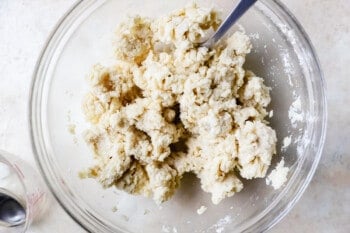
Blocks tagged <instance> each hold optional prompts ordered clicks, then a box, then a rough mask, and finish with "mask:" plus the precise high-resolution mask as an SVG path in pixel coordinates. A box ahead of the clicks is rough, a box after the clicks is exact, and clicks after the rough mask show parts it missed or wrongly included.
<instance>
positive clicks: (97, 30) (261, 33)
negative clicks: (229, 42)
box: [30, 0, 326, 232]
mask: <svg viewBox="0 0 350 233" xmlns="http://www.w3.org/2000/svg"><path fill="white" fill-rule="evenodd" d="M196 2H197V3H198V4H199V5H200V6H204V7H212V6H215V7H216V8H218V9H222V14H223V15H224V16H225V15H228V14H229V13H230V11H231V10H232V9H233V7H234V6H235V2H234V1H231V0H224V1H209V0H202V1H196ZM186 4H188V1H187V0H178V1H160V0H159V1H156V0H133V1H126V0H125V1H124V0H121V1H112V0H104V1H94V0H89V1H81V2H78V3H77V4H76V5H75V6H74V7H73V8H72V9H71V10H70V11H69V12H68V13H67V14H66V15H65V17H64V18H63V20H62V22H61V23H60V24H59V26H58V27H57V28H56V30H55V31H54V33H53V34H52V37H51V38H50V40H49V42H48V44H47V45H46V48H45V50H44V52H43V54H42V56H41V58H40V61H39V63H38V66H37V68H36V72H35V75H34V81H33V89H32V99H31V113H30V114H31V115H30V119H31V130H32V140H33V145H34V148H35V151H36V153H35V155H36V159H37V161H38V163H39V165H40V168H41V170H42V172H43V174H44V175H45V178H46V180H47V182H48V184H49V186H50V188H51V190H52V191H53V193H54V195H55V196H56V198H57V200H58V201H59V202H60V204H61V205H62V206H63V207H64V208H65V210H66V211H67V212H68V213H69V214H70V215H71V216H72V217H73V218H74V219H75V220H76V221H77V223H79V224H80V225H81V226H82V227H84V228H86V229H87V230H89V231H91V232H140V231H145V232H161V231H162V229H165V230H166V231H167V230H169V229H170V230H169V232H171V231H173V229H176V230H177V231H178V232H196V231H198V232H202V231H203V232H215V231H216V230H221V229H223V230H222V232H242V231H251V232H261V231H264V230H266V229H269V228H271V227H272V226H273V225H274V224H276V223H277V222H278V221H279V220H280V219H281V218H282V217H283V216H284V215H285V214H286V213H287V212H288V211H290V209H291V208H292V207H293V205H294V204H295V202H296V201H297V200H298V199H299V197H300V196H301V194H302V193H303V191H304V190H305V188H306V187H307V185H308V183H309V182H310V179H311V177H312V175H313V174H314V171H315V169H316V167H317V164H318V161H319V159H320V156H321V152H322V148H323V143H324V138H325V131H326V130H325V127H326V101H325V92H324V81H323V78H322V73H321V70H320V67H319V63H318V60H317V57H316V54H315V52H314V50H313V47H312V45H311V43H310V41H309V39H308V36H307V35H306V33H305V32H304V30H303V29H302V27H301V26H300V25H299V23H298V22H297V21H296V19H295V18H294V17H293V16H292V14H291V13H290V12H289V11H288V10H287V9H286V8H285V7H284V6H283V5H282V4H281V3H280V2H279V1H270V0H260V1H257V2H256V3H255V4H254V6H253V7H252V8H251V9H250V10H249V11H247V12H246V14H244V15H243V16H242V17H241V18H240V19H239V21H238V22H237V23H236V24H235V25H234V26H233V27H232V28H231V29H230V31H229V32H228V33H231V32H232V31H235V30H245V33H246V34H247V35H249V36H250V38H251V41H252V45H253V49H252V51H251V53H250V54H249V55H248V56H247V58H246V63H245V68H246V69H251V70H253V71H254V73H256V74H257V75H258V76H261V77H263V78H264V79H265V83H266V85H267V86H270V87H271V97H272V102H271V104H270V109H269V111H271V110H272V111H273V114H271V119H270V121H271V126H272V127H273V128H274V129H276V131H277V137H278V142H279V143H278V145H277V156H276V157H275V159H274V160H273V164H272V165H271V168H274V166H275V164H276V163H277V162H279V161H280V160H281V158H284V160H285V166H287V167H289V168H291V169H290V172H289V175H288V181H287V183H286V184H285V186H283V187H282V188H281V189H279V190H274V189H273V188H271V187H269V186H266V183H265V179H257V180H255V181H247V182H244V185H245V188H244V190H243V191H242V192H241V193H237V194H235V195H234V196H233V197H232V198H228V199H227V200H225V201H223V202H222V203H220V205H212V204H211V203H210V197H209V195H207V194H206V193H203V192H202V191H201V189H200V184H199V183H198V180H196V178H195V177H193V176H191V175H188V176H186V177H185V179H184V182H183V183H182V184H181V187H180V189H179V190H178V191H177V192H176V195H175V196H174V197H173V198H172V199H171V200H170V201H168V202H167V203H165V204H164V205H162V207H161V208H160V207H158V206H157V205H155V204H154V202H153V201H151V200H148V199H145V198H142V197H135V196H131V195H127V194H125V193H123V192H120V191H118V190H116V189H107V190H104V189H102V188H101V186H100V185H99V184H98V183H97V182H95V181H94V180H90V179H86V180H81V179H80V178H79V177H78V173H79V172H80V171H81V170H82V169H84V168H86V167H89V166H90V165H91V164H92V162H93V161H92V156H91V154H90V150H89V148H88V147H87V145H86V144H85V142H84V141H83V138H82V137H81V133H82V132H83V131H84V130H85V129H87V128H88V125H87V123H86V122H85V119H84V116H83V113H82V111H81V102H82V99H83V96H84V94H85V93H86V92H87V91H88V85H87V84H86V82H85V80H84V77H85V76H86V75H87V73H88V72H89V70H90V68H91V66H92V65H93V64H95V63H96V62H97V61H104V60H107V62H108V58H109V57H112V56H113V51H112V49H111V40H112V38H113V34H114V32H115V28H116V26H117V25H118V24H119V23H120V22H122V21H123V20H124V19H125V18H126V17H127V16H128V15H137V14H138V15H142V16H147V17H152V18H154V17H159V16H161V15H165V14H167V13H169V12H170V11H173V10H176V9H179V8H182V7H183V6H185V5H186ZM116 12H117V13H116ZM92 28H94V33H92V31H91V29H92ZM106 58H107V59H106ZM67 77H69V78H67ZM71 124H73V125H74V126H75V134H71V133H70V132H69V130H68V129H67V126H69V125H71ZM286 138H287V139H286ZM285 139H286V140H285ZM289 139H290V140H289ZM284 141H285V142H289V141H290V142H291V143H289V145H288V143H283V142H284ZM62 145H65V146H62ZM269 172H270V171H269ZM269 172H268V173H269ZM200 206H206V207H207V211H206V212H205V213H204V214H203V215H198V214H197V213H196V210H197V209H198V208H199V207H200ZM113 210H114V211H113ZM178 213H181V215H179V214H178Z"/></svg>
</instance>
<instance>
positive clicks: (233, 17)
mask: <svg viewBox="0 0 350 233" xmlns="http://www.w3.org/2000/svg"><path fill="white" fill-rule="evenodd" d="M256 1H257V0H240V2H239V3H238V5H237V6H236V7H235V8H234V9H233V10H232V12H231V13H230V14H229V16H228V17H227V18H226V19H225V21H224V22H223V23H222V24H221V25H220V27H219V29H218V30H217V31H216V32H215V33H214V35H213V36H212V37H211V38H209V39H208V40H207V41H205V42H203V43H202V44H201V46H204V47H207V48H211V47H213V45H215V43H216V42H218V40H220V39H221V38H222V37H223V36H224V35H225V33H226V32H227V31H228V30H229V29H230V28H231V27H232V25H233V24H234V23H235V22H236V21H237V20H238V19H239V18H240V17H241V16H242V15H243V14H244V13H245V12H246V11H247V10H248V9H249V8H250V7H251V6H252V5H253V4H254V3H255V2H256Z"/></svg>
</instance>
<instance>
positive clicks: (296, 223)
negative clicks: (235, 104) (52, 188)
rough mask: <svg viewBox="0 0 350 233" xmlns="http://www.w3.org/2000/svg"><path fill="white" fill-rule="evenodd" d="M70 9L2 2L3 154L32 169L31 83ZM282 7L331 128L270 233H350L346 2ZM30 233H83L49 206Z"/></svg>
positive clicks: (297, 0)
mask: <svg viewBox="0 0 350 233" xmlns="http://www.w3.org/2000/svg"><path fill="white" fill-rule="evenodd" d="M73 2H74V1H73V0H31V1H29V0H0V72H1V78H0V148H1V149H4V150H7V151H9V152H11V153H14V154H17V155H19V156H20V157H22V158H23V159H24V160H26V161H28V162H29V163H31V164H32V165H33V166H36V165H35V162H34V158H33V154H32V150H31V144H30V139H29V133H28V132H29V129H28V128H29V126H28V120H27V108H28V97H29V91H30V82H31V75H32V72H33V69H34V65H35V62H36V60H37V57H38V55H39V52H40V49H41V47H42V46H43V44H44V42H45V40H46V38H47V37H48V34H49V32H50V31H51V30H52V29H53V27H54V25H55V24H56V22H57V21H58V19H59V18H60V17H61V16H62V15H63V13H64V12H65V11H66V10H67V9H68V8H69V7H70V6H71V5H72V4H73ZM283 2H284V3H285V4H286V5H287V6H288V7H289V8H290V10H291V11H292V12H293V13H294V14H295V16H296V17H297V18H298V20H299V21H300V22H301V23H302V25H303V26H304V28H305V30H306V31H307V33H308V34H309V36H310V38H311V40H312V42H313V44H314V46H315V48H316V50H317V52H318V55H319V58H320V61H321V64H322V67H323V71H324V74H325V79H326V82H327V85H328V91H327V94H328V104H329V122H328V135H327V141H326V145H325V149H324V153H323V157H322V159H321V162H320V165H319V168H318V170H317V171H316V174H315V177H314V179H313V180H312V182H311V185H310V186H309V188H308V189H307V191H306V192H305V194H304V195H303V197H302V198H301V200H300V201H299V202H298V203H297V205H296V206H295V207H294V209H293V210H292V211H291V212H290V213H289V214H288V215H287V216H286V217H285V218H284V219H283V220H282V221H281V222H280V223H279V224H278V225H277V226H276V227H274V228H273V229H272V230H271V232H344V233H345V232H350V152H349V151H350V108H349V103H350V95H349V93H350V1H349V0H283ZM55 229H56V230H55ZM57 229H60V230H57ZM28 232H30V233H44V232H74V233H79V232H84V230H83V229H81V228H80V227H79V226H78V225H76V224H75V223H74V221H73V220H72V219H70V218H69V217H68V215H67V214H65V212H64V211H63V210H62V209H61V208H60V207H59V205H58V204H57V203H56V202H55V201H53V202H52V205H51V208H50V212H49V213H48V215H47V216H46V218H45V219H43V221H41V222H40V223H37V224H35V225H33V226H32V227H31V228H30V229H29V231H28Z"/></svg>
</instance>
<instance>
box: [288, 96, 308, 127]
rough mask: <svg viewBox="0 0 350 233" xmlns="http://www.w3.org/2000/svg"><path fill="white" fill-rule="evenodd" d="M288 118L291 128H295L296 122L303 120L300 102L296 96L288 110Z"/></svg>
mask: <svg viewBox="0 0 350 233" xmlns="http://www.w3.org/2000/svg"><path fill="white" fill-rule="evenodd" d="M288 117H289V119H290V121H291V123H292V126H293V128H295V127H296V126H297V122H300V121H302V120H303V119H304V113H303V112H302V110H301V100H300V96H298V97H297V98H296V99H295V101H294V102H293V103H292V105H291V106H290V107H289V110H288Z"/></svg>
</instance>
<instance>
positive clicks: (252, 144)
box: [80, 4, 288, 213]
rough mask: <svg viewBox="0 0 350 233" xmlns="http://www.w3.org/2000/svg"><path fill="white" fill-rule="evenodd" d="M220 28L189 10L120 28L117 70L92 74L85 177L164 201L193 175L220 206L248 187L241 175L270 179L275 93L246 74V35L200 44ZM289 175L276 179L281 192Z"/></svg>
mask: <svg viewBox="0 0 350 233" xmlns="http://www.w3.org/2000/svg"><path fill="white" fill-rule="evenodd" d="M221 21H222V20H221V18H220V17H219V14H218V12H217V11H216V10H214V9H207V8H200V7H198V6H197V5H195V4H191V5H189V6H187V7H185V8H184V9H179V10H177V11H175V12H173V13H171V14H169V15H167V16H164V17H161V18H146V17H142V16H135V17H130V18H128V19H126V20H125V21H124V23H122V24H121V25H119V27H118V29H117V33H116V38H115V40H114V51H115V60H114V62H113V64H112V65H103V64H96V65H95V66H94V67H93V68H92V71H91V73H90V75H89V77H88V82H89V85H90V91H89V93H87V95H86V97H85V99H84V104H83V111H84V114H85V116H86V119H87V120H88V122H89V123H90V125H91V127H90V128H89V129H87V131H86V132H85V134H84V137H85V140H86V142H87V143H88V145H90V147H91V149H92V151H93V153H94V159H95V164H94V165H93V166H92V167H90V168H87V169H86V170H85V171H83V172H81V174H80V175H81V177H90V178H95V179H97V180H98V181H99V182H100V183H101V184H102V186H103V187H105V188H108V187H111V186H115V187H117V188H118V189H121V190H124V191H126V192H128V193H130V194H140V195H144V196H147V197H151V198H153V199H154V201H155V202H156V203H158V204H159V203H162V202H164V201H166V200H168V199H169V198H171V197H172V196H173V195H174V193H175V191H176V189H177V188H178V186H179V185H180V181H181V178H182V176H183V175H184V174H185V173H188V172H191V173H194V174H196V176H197V177H198V178H199V180H200V183H201V188H202V189H203V190H204V191H205V192H208V193H210V194H211V199H212V202H213V203H214V204H218V203H219V202H220V201H221V200H223V199H224V198H226V197H230V196H233V195H234V194H235V193H236V192H239V191H241V190H242V189H243V183H242V181H241V179H242V178H243V179H254V178H263V177H265V176H266V173H267V170H268V168H269V166H270V164H271V159H272V157H273V156H274V155H275V154H276V142H277V138H276V133H275V130H274V129H272V128H271V127H270V126H269V122H268V120H267V119H266V116H267V115H268V112H267V110H266V108H267V106H268V105H269V103H270V101H271V99H270V93H269V91H270V88H269V87H267V86H266V85H265V84H264V79H263V78H260V77H258V76H257V75H256V74H254V73H253V71H249V70H245V69H244V68H243V65H244V63H245V57H246V55H247V54H249V53H250V51H251V49H252V45H251V42H250V40H249V37H248V36H247V35H245V34H244V33H242V32H238V31H237V32H234V33H233V34H232V35H231V36H228V37H227V38H226V39H224V40H223V41H221V42H220V43H218V44H217V45H216V46H215V47H214V48H212V49H208V48H205V47H200V46H199V45H198V44H199V42H200V41H202V40H203V38H207V37H208V36H209V35H210V34H212V33H213V31H215V30H216V29H217V28H218V26H219V25H220V23H221ZM281 167H283V164H282V165H281ZM286 171H287V170H285V169H284V170H283V172H275V173H274V174H273V175H272V176H271V177H270V180H271V183H272V184H273V186H274V188H279V187H280V186H281V185H282V184H283V182H278V181H277V178H276V177H275V176H276V174H277V175H278V174H281V175H282V176H286V175H287V174H286V173H287V172H288V171H287V172H286ZM239 177H240V178H239ZM285 180H286V178H285V177H280V179H279V181H285ZM202 211H203V210H200V213H202ZM203 212H204V211H203Z"/></svg>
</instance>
